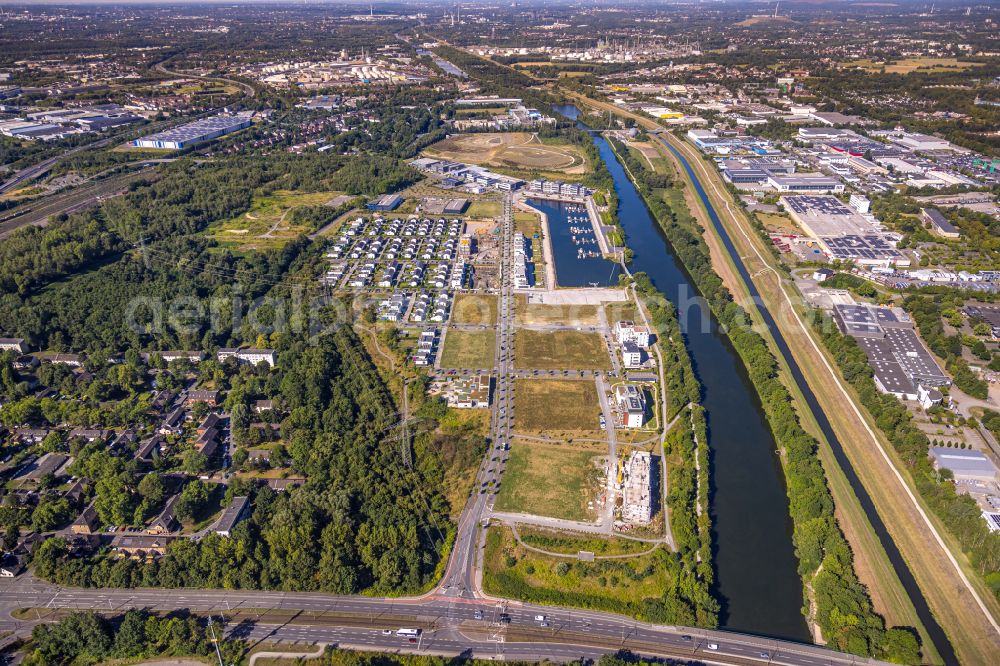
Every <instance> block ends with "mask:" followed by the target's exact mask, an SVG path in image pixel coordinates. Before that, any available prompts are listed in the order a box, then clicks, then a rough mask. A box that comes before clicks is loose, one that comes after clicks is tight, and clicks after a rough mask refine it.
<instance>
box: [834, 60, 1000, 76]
mask: <svg viewBox="0 0 1000 666" xmlns="http://www.w3.org/2000/svg"><path fill="white" fill-rule="evenodd" d="M844 66H845V67H860V68H861V69H864V70H867V71H869V72H879V71H881V70H882V67H883V64H882V63H878V62H874V61H872V60H853V61H851V62H845V63H844ZM981 66H982V63H978V62H966V61H963V60H959V59H958V58H932V57H916V58H901V59H900V60H896V61H894V62H887V63H885V64H884V67H885V72H886V74H904V75H905V74H910V73H912V72H925V73H930V74H933V73H939V72H964V71H965V70H968V69H972V68H973V67H981Z"/></svg>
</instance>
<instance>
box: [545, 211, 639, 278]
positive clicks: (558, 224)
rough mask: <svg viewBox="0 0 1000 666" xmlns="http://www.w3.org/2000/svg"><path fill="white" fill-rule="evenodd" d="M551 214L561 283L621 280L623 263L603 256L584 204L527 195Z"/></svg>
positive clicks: (554, 249) (557, 270)
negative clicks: (533, 197)
mask: <svg viewBox="0 0 1000 666" xmlns="http://www.w3.org/2000/svg"><path fill="white" fill-rule="evenodd" d="M528 204H529V205H531V207H532V208H536V209H537V210H540V211H541V212H542V213H544V214H545V216H546V217H547V218H548V222H549V238H550V240H551V241H552V253H553V254H554V255H555V256H554V257H553V260H554V262H555V268H556V283H557V284H558V285H559V286H560V287H607V286H611V285H617V284H618V276H619V275H620V274H621V272H622V270H621V266H619V265H618V264H617V263H615V262H613V261H608V260H607V259H605V258H604V257H602V256H601V248H600V246H599V245H598V244H597V236H596V235H595V234H594V227H593V226H592V225H591V223H590V219H589V218H588V217H587V209H586V208H585V207H584V206H583V205H582V204H577V203H570V202H566V201H553V200H551V199H528Z"/></svg>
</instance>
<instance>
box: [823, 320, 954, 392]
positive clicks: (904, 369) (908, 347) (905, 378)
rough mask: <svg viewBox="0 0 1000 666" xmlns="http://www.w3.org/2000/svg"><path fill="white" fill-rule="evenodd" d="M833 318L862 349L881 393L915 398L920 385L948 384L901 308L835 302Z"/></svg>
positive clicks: (945, 375)
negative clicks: (836, 303)
mask: <svg viewBox="0 0 1000 666" xmlns="http://www.w3.org/2000/svg"><path fill="white" fill-rule="evenodd" d="M834 318H835V320H836V322H837V325H838V326H839V327H840V329H841V330H842V331H843V332H844V333H845V334H847V335H850V336H851V337H853V338H854V339H855V340H856V341H857V343H858V346H859V347H861V348H862V349H863V350H864V351H865V355H866V356H867V357H868V365H869V366H871V368H872V373H873V378H874V380H875V385H876V386H877V387H878V389H879V390H880V391H882V392H883V393H890V394H892V395H894V396H896V397H898V398H901V399H903V400H917V399H919V397H920V390H919V388H920V387H921V386H923V387H934V386H947V385H949V384H951V379H950V378H949V377H948V375H947V374H945V372H944V371H943V370H941V367H940V366H939V365H938V364H937V361H935V360H934V357H933V356H932V355H931V353H930V352H929V351H928V350H927V348H926V347H924V344H923V342H921V341H920V338H919V337H917V333H916V331H914V330H913V322H912V321H910V319H909V317H908V316H907V315H906V314H905V313H904V312H902V311H900V310H897V309H895V308H880V307H873V306H871V305H864V304H851V305H846V304H838V305H836V306H834Z"/></svg>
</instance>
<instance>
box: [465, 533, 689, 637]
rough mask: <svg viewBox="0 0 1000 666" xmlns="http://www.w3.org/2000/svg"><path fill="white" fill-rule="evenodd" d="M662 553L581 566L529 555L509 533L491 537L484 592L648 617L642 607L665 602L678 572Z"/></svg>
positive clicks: (657, 552) (487, 549) (487, 543)
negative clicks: (656, 602) (653, 602)
mask: <svg viewBox="0 0 1000 666" xmlns="http://www.w3.org/2000/svg"><path fill="white" fill-rule="evenodd" d="M668 559H669V555H668V554H667V553H666V551H664V550H663V549H662V548H661V549H658V550H656V551H654V552H652V553H650V554H648V555H641V556H638V557H634V558H628V559H622V560H597V561H594V562H579V561H575V560H572V559H568V558H562V557H549V556H546V555H541V554H539V553H535V552H532V551H529V550H527V549H526V548H523V547H522V546H520V545H519V544H518V543H517V542H516V541H515V540H514V538H513V535H512V533H511V531H510V529H509V528H507V527H492V528H490V530H489V532H488V533H487V537H486V553H485V559H484V565H485V566H484V571H483V587H484V588H485V590H486V592H487V593H489V594H492V595H495V596H502V597H511V598H515V599H521V600H524V601H532V602H537V603H544V604H551V605H559V606H573V607H576V608H591V609H595V610H605V611H611V612H617V613H622V614H625V615H632V616H636V617H640V618H641V617H644V616H643V610H642V608H643V601H644V600H646V599H657V600H658V599H662V598H663V595H664V592H665V591H666V590H668V589H669V588H670V587H671V586H672V585H673V584H674V581H673V574H672V573H671V572H672V570H673V569H674V567H673V566H670V564H668Z"/></svg>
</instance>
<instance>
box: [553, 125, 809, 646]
mask: <svg viewBox="0 0 1000 666" xmlns="http://www.w3.org/2000/svg"><path fill="white" fill-rule="evenodd" d="M556 110H557V111H559V112H560V113H562V114H563V115H565V116H567V117H569V118H575V117H576V116H577V113H578V111H577V109H576V108H575V107H572V106H570V107H561V108H560V107H557V109H556ZM593 139H594V143H595V144H596V145H597V147H598V149H599V150H600V153H601V157H602V158H603V159H604V162H605V163H606V164H607V166H608V169H609V171H610V172H611V176H612V178H613V179H614V182H615V191H616V192H617V194H618V219H619V220H620V221H621V224H622V227H623V228H624V230H625V240H626V244H627V246H628V247H629V248H630V249H631V250H632V251H633V253H634V254H633V259H632V262H631V264H630V265H629V266H630V268H631V270H632V271H633V272H640V271H641V272H644V273H646V274H647V275H648V276H649V277H650V279H651V280H652V282H653V284H654V285H655V286H656V288H657V289H658V290H659V291H660V292H661V293H663V294H664V295H665V296H666V297H667V298H669V299H670V300H671V301H673V302H674V303H675V304H678V305H679V309H680V313H679V314H680V315H681V325H682V327H683V328H684V333H685V335H686V338H687V340H686V341H687V346H688V351H689V353H690V354H691V358H692V361H693V364H694V369H695V372H696V374H697V375H698V379H699V380H700V382H701V385H702V390H703V395H702V405H703V406H704V407H705V411H706V416H707V419H708V426H709V440H708V441H709V450H710V464H711V473H710V478H711V491H710V498H709V499H710V515H711V517H712V531H713V535H712V536H713V538H712V542H713V559H714V564H715V587H714V589H713V594H714V595H715V596H716V598H717V599H718V600H719V601H720V603H721V604H722V612H721V615H720V618H719V620H720V625H721V626H722V627H723V628H725V629H732V630H734V631H741V632H746V633H752V634H758V635H763V636H773V637H777V638H785V639H791V640H798V641H806V642H809V641H811V636H810V634H809V631H808V628H807V626H806V622H805V619H804V618H803V616H802V613H801V608H802V581H801V579H800V578H799V575H798V572H797V570H796V568H797V566H798V561H797V560H796V558H795V553H794V550H793V547H792V525H791V519H790V518H789V516H788V499H787V497H786V493H785V481H784V476H783V473H782V470H781V464H780V462H779V461H778V458H777V455H776V454H775V450H776V445H775V442H774V438H773V437H772V436H771V431H770V429H769V428H768V425H767V421H766V420H765V419H764V414H763V412H762V410H761V406H760V402H759V400H758V399H757V393H756V391H755V390H754V387H753V385H752V384H751V383H750V380H749V378H748V377H747V376H746V372H745V371H744V368H743V364H742V362H741V360H740V358H739V356H738V355H737V354H736V351H735V350H734V349H733V348H732V346H731V345H730V344H729V341H728V339H727V338H726V337H725V336H724V335H723V334H722V333H721V332H720V331H719V329H718V326H717V324H716V322H715V320H714V319H713V318H712V317H711V315H710V313H709V312H708V307H707V305H706V304H705V303H704V302H703V301H701V300H700V299H697V298H696V296H697V291H696V290H695V288H694V287H693V285H692V284H691V282H690V280H689V279H688V277H687V275H686V274H685V273H684V271H683V270H682V269H681V268H680V266H679V264H678V262H677V260H676V259H675V257H674V254H673V250H672V248H671V247H670V244H669V243H668V242H667V240H666V238H665V237H664V236H663V234H662V232H661V231H660V228H659V226H658V225H657V224H656V222H655V221H654V220H653V219H652V217H651V216H650V214H649V211H648V210H647V209H646V205H645V204H644V203H643V201H642V198H641V197H640V196H639V193H638V192H637V191H636V189H635V187H634V186H633V185H632V182H631V181H630V180H629V178H628V176H627V174H626V173H625V171H624V169H623V168H622V167H621V165H620V164H619V163H618V160H617V159H616V158H615V156H614V152H613V151H612V150H611V146H610V145H609V144H608V143H607V141H605V140H604V138H603V137H601V136H600V135H597V134H595V135H594V137H593Z"/></svg>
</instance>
